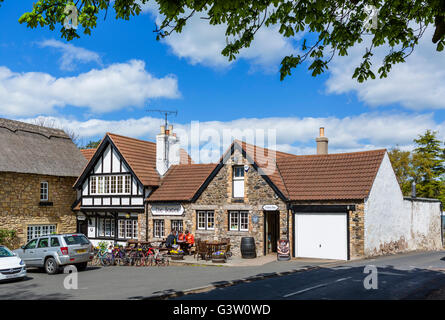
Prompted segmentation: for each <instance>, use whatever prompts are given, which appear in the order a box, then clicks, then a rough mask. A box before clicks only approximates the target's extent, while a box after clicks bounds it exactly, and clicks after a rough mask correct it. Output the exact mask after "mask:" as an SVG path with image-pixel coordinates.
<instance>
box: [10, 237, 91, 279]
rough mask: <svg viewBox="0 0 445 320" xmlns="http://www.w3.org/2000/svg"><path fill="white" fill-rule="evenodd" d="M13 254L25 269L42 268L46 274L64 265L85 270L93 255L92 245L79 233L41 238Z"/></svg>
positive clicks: (53, 272)
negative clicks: (23, 263)
mask: <svg viewBox="0 0 445 320" xmlns="http://www.w3.org/2000/svg"><path fill="white" fill-rule="evenodd" d="M14 252H15V253H16V254H17V255H18V256H19V257H20V258H21V259H22V260H23V261H24V262H25V264H26V267H38V268H44V269H45V271H46V273H48V274H56V273H58V272H59V270H60V267H62V266H66V265H75V266H76V267H77V269H78V270H79V271H82V270H85V269H86V267H87V265H88V261H90V260H92V259H93V255H94V252H93V245H92V243H91V242H90V241H89V240H88V238H87V237H85V235H83V234H81V233H74V234H73V233H69V234H51V235H46V236H41V237H39V238H36V239H33V240H31V241H29V242H28V243H27V244H26V245H24V246H22V247H21V248H20V249H17V250H14Z"/></svg>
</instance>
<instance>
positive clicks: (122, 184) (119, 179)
mask: <svg viewBox="0 0 445 320" xmlns="http://www.w3.org/2000/svg"><path fill="white" fill-rule="evenodd" d="M119 191H120V192H119ZM90 194H91V195H129V194H131V175H122V174H119V175H106V176H103V175H101V176H91V177H90Z"/></svg>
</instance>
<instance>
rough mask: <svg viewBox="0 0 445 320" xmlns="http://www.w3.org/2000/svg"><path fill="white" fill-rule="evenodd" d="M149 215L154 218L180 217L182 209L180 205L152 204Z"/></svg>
mask: <svg viewBox="0 0 445 320" xmlns="http://www.w3.org/2000/svg"><path fill="white" fill-rule="evenodd" d="M151 213H152V214H153V215H154V216H180V215H182V214H183V213H184V207H183V206H182V205H181V204H180V203H162V204H153V205H152V206H151Z"/></svg>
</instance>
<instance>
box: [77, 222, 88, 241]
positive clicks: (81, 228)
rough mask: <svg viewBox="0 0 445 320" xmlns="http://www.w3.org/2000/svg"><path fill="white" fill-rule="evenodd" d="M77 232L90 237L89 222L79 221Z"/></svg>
mask: <svg viewBox="0 0 445 320" xmlns="http://www.w3.org/2000/svg"><path fill="white" fill-rule="evenodd" d="M77 232H78V233H82V234H84V235H85V236H86V237H88V220H77Z"/></svg>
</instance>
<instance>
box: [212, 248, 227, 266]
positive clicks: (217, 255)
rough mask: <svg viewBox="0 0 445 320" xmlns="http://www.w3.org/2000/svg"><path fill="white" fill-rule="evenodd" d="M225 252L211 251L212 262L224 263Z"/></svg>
mask: <svg viewBox="0 0 445 320" xmlns="http://www.w3.org/2000/svg"><path fill="white" fill-rule="evenodd" d="M226 259H227V257H226V254H225V253H224V252H223V251H217V252H213V253H212V262H214V263H225V262H226Z"/></svg>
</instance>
